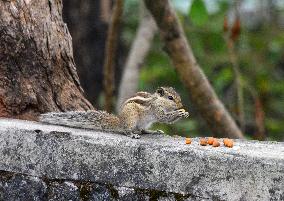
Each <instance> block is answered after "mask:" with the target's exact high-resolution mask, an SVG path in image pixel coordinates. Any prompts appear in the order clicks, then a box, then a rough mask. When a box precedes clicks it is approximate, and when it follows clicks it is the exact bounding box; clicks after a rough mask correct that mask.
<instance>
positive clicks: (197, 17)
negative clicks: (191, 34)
mask: <svg viewBox="0 0 284 201" xmlns="http://www.w3.org/2000/svg"><path fill="white" fill-rule="evenodd" d="M189 17H190V19H191V21H192V23H193V24H194V25H196V26H202V25H204V24H205V23H206V22H207V20H208V13H207V9H206V6H205V4H204V1H203V0H193V3H192V5H191V8H190V10H189Z"/></svg>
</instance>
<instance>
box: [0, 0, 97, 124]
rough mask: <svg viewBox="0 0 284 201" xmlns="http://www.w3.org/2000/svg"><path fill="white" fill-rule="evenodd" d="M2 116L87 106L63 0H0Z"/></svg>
mask: <svg viewBox="0 0 284 201" xmlns="http://www.w3.org/2000/svg"><path fill="white" fill-rule="evenodd" d="M0 10H1V12H0V116H1V117H13V118H21V119H36V117H37V115H38V114H40V113H43V112H48V111H67V110H87V109H93V107H92V105H91V104H90V103H89V102H88V101H87V100H86V99H85V98H84V96H83V91H82V89H81V87H80V83H79V80H78V76H77V72H76V68H75V63H74V60H73V52H72V51H73V50H72V44H71V37H70V34H69V32H68V29H67V26H66V25H65V24H64V23H63V21H62V2H61V0H48V1H47V0H38V1H30V0H20V1H3V0H1V1H0Z"/></svg>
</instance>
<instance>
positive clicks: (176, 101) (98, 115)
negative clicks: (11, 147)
mask: <svg viewBox="0 0 284 201" xmlns="http://www.w3.org/2000/svg"><path fill="white" fill-rule="evenodd" d="M182 107H183V105H182V102H181V98H180V95H179V94H178V93H177V92H176V91H175V90H174V89H173V88H172V87H159V88H158V89H157V90H156V91H155V93H148V92H143V91H141V92H137V93H136V94H135V95H134V96H132V97H130V98H129V99H127V100H126V101H125V102H124V103H123V104H122V106H121V109H120V112H119V114H118V115H117V116H116V115H114V114H109V113H107V112H105V111H101V110H90V111H70V112H59V113H53V112H52V113H45V114H41V115H40V118H39V119H40V121H41V122H44V123H49V124H56V125H63V126H69V127H75V128H85V129H94V130H97V131H106V132H117V133H121V134H124V135H127V136H129V137H132V138H136V139H138V138H140V134H155V133H156V134H162V133H164V132H163V131H161V130H157V131H152V130H148V128H149V127H150V126H151V125H152V124H153V123H155V122H160V123H167V124H171V123H174V122H176V121H177V120H179V119H181V118H187V117H188V116H189V114H188V112H186V111H185V110H184V109H182Z"/></svg>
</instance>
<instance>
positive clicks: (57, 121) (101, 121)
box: [39, 110, 120, 131]
mask: <svg viewBox="0 0 284 201" xmlns="http://www.w3.org/2000/svg"><path fill="white" fill-rule="evenodd" d="M39 119H40V121H41V122H44V123H48V124H54V125H62V126H69V127H75V128H88V129H95V130H104V131H107V130H109V131H116V130H119V126H120V122H119V118H118V117H117V116H115V115H113V114H109V113H107V112H105V111H94V110H91V111H70V112H59V113H55V112H51V113H45V114H41V115H40V117H39Z"/></svg>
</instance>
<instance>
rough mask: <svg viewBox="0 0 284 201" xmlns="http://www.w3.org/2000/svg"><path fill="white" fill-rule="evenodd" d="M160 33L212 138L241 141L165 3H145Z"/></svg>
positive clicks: (167, 3) (171, 11)
mask: <svg viewBox="0 0 284 201" xmlns="http://www.w3.org/2000/svg"><path fill="white" fill-rule="evenodd" d="M144 2H145V5H146V7H147V8H148V10H149V11H150V12H151V14H152V15H153V17H154V19H155V21H156V24H157V26H158V27H159V29H160V35H161V38H162V39H163V41H164V44H165V51H166V52H167V54H168V55H169V57H170V58H171V60H172V62H173V64H174V66H175V67H176V69H177V72H178V73H179V75H180V77H181V79H182V81H183V83H184V85H185V86H186V87H187V89H188V93H189V94H190V95H191V98H192V102H193V103H194V104H195V106H196V107H197V109H198V110H199V113H200V114H201V116H202V117H203V118H204V119H205V121H206V122H207V124H208V126H209V128H210V129H211V131H212V132H213V135H218V136H229V137H232V138H243V135H242V133H241V131H240V129H239V128H238V127H237V125H236V123H235V122H234V120H233V119H232V117H231V116H230V115H229V113H228V112H227V110H226V109H225V107H224V106H223V104H222V102H221V101H220V100H219V99H218V97H217V95H216V94H215V92H214V90H213V88H212V87H211V85H210V84H209V82H208V80H207V78H206V76H205V75H204V73H203V71H202V70H201V68H200V66H199V65H198V64H197V62H196V59H195V57H194V55H193V52H192V50H191V47H190V46H189V44H188V43H187V40H186V37H185V34H184V31H183V29H182V27H181V25H180V23H179V20H178V18H177V16H176V13H175V11H174V9H173V8H172V6H171V5H170V2H169V1H168V0H156V1H152V0H144Z"/></svg>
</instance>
